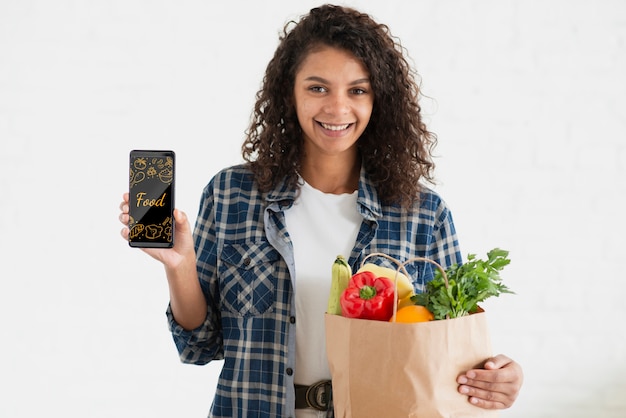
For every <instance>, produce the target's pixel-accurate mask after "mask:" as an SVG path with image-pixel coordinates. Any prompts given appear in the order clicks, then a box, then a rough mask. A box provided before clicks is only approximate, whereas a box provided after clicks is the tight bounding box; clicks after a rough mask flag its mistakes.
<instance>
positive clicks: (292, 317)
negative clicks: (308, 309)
mask: <svg viewBox="0 0 626 418" xmlns="http://www.w3.org/2000/svg"><path fill="white" fill-rule="evenodd" d="M289 322H291V323H292V324H295V323H296V317H295V316H291V317H289Z"/></svg>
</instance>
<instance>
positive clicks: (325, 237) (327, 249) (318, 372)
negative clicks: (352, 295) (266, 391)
mask: <svg viewBox="0 0 626 418" xmlns="http://www.w3.org/2000/svg"><path fill="white" fill-rule="evenodd" d="M357 194H358V192H357V191H355V192H353V193H345V194H339V195H336V194H329V193H323V192H321V191H319V190H317V189H314V188H313V187H312V186H310V185H309V184H308V183H306V182H305V183H304V185H303V186H302V187H301V188H300V195H299V196H298V198H297V199H296V201H295V202H294V205H293V206H292V207H291V208H290V209H289V210H287V211H285V222H286V224H287V231H288V232H289V235H290V237H291V241H292V243H293V247H294V261H295V266H296V272H295V274H296V277H295V287H296V288H295V304H296V370H295V376H294V378H295V379H294V381H295V382H296V383H297V384H302V385H311V384H313V383H316V382H318V381H320V380H324V379H330V371H329V369H328V361H327V358H326V340H325V332H324V313H325V312H326V307H327V304H328V295H329V293H330V282H331V270H332V265H333V262H334V261H335V258H336V257H337V255H339V254H341V255H343V256H344V257H346V258H348V257H349V255H350V252H351V251H352V247H353V246H354V243H355V241H356V237H357V234H358V232H359V228H360V226H361V222H362V220H363V218H362V216H361V215H360V214H359V213H358V211H357V205H356V199H357ZM318 412H319V411H315V410H313V409H306V410H304V409H298V410H296V417H297V418H304V417H317V416H318V415H319V414H318ZM322 416H323V414H322Z"/></svg>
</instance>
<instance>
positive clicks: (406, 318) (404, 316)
mask: <svg viewBox="0 0 626 418" xmlns="http://www.w3.org/2000/svg"><path fill="white" fill-rule="evenodd" d="M433 319H435V316H434V315H433V313H432V312H431V311H429V310H428V309H427V308H426V307H425V306H422V305H409V306H405V307H403V308H400V309H398V311H397V312H396V322H426V321H432V320H433ZM389 322H393V317H392V318H391V319H390V320H389Z"/></svg>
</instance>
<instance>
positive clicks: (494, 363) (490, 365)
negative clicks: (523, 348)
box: [485, 354, 513, 370]
mask: <svg viewBox="0 0 626 418" xmlns="http://www.w3.org/2000/svg"><path fill="white" fill-rule="evenodd" d="M512 362H513V360H511V359H510V358H508V357H507V356H505V355H503V354H498V355H497V356H495V357H491V358H489V359H487V361H485V369H488V370H496V369H501V368H503V367H505V366H507V365H508V364H510V363H512Z"/></svg>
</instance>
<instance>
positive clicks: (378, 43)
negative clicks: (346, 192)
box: [242, 5, 437, 207]
mask: <svg viewBox="0 0 626 418" xmlns="http://www.w3.org/2000/svg"><path fill="white" fill-rule="evenodd" d="M319 46H330V47H335V48H340V49H343V50H346V51H349V52H350V53H352V54H353V55H354V56H355V57H357V58H358V59H359V60H360V61H361V62H362V63H363V64H364V65H365V67H366V68H367V69H368V71H369V73H370V84H371V86H372V90H373V93H374V105H373V109H372V115H371V118H370V121H369V124H368V126H367V128H366V129H365V131H364V132H363V134H362V135H361V137H360V138H359V140H358V148H359V151H360V154H361V159H362V164H363V167H364V168H365V170H366V171H367V172H368V175H369V176H370V179H371V181H372V182H373V184H374V185H375V186H376V189H377V192H378V195H379V198H380V199H381V200H382V201H383V203H386V204H398V205H402V206H405V207H408V206H410V205H411V204H413V203H415V202H416V201H419V196H420V191H421V190H422V187H423V186H422V185H421V182H420V181H421V180H426V181H428V182H430V183H434V177H433V171H434V168H435V164H434V162H433V160H432V155H431V153H432V149H433V148H434V146H435V145H436V143H437V137H436V135H435V134H433V133H431V132H429V131H428V130H427V129H426V125H425V124H424V122H423V121H422V116H421V108H420V106H419V103H418V97H419V96H420V89H419V87H418V84H417V81H416V73H415V71H414V70H413V69H412V67H411V65H409V63H408V61H407V59H406V58H405V49H404V47H402V46H401V44H400V42H399V40H398V39H396V38H395V37H394V36H392V35H391V33H390V30H389V28H388V27H387V26H386V25H384V24H379V23H377V22H375V21H374V20H373V19H372V18H371V17H370V16H369V15H367V14H364V13H361V12H358V11H357V10H354V9H351V8H346V7H340V6H334V5H324V6H321V7H317V8H314V9H311V11H310V13H309V14H308V15H305V16H303V17H302V18H301V19H300V21H299V22H294V21H291V22H288V23H287V24H286V25H285V27H284V29H283V33H282V35H281V36H280V42H279V45H278V47H277V49H276V52H275V53H274V57H273V58H272V59H271V60H270V62H269V64H268V66H267V69H266V71H265V76H264V78H263V85H262V88H261V90H259V91H258V93H257V95H256V104H255V106H254V113H253V116H252V118H251V123H250V127H249V129H248V131H247V132H246V135H247V137H246V140H245V142H244V144H243V145H242V155H243V158H244V160H245V161H247V162H248V163H249V165H250V168H251V170H252V172H253V174H254V176H255V179H256V181H257V182H258V184H259V188H260V190H262V191H268V190H270V189H271V188H272V187H274V186H276V185H277V184H278V183H279V182H280V181H282V180H283V179H284V178H286V180H287V182H288V184H290V185H292V186H294V187H297V180H298V170H299V167H300V162H301V158H302V156H303V139H302V130H301V128H300V125H299V123H298V118H297V115H296V109H295V104H294V90H293V89H294V82H295V77H296V73H297V71H298V69H299V67H300V65H301V63H302V61H303V60H304V58H305V57H306V56H307V55H308V54H309V53H310V52H311V51H312V50H313V49H314V48H316V47H319Z"/></svg>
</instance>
